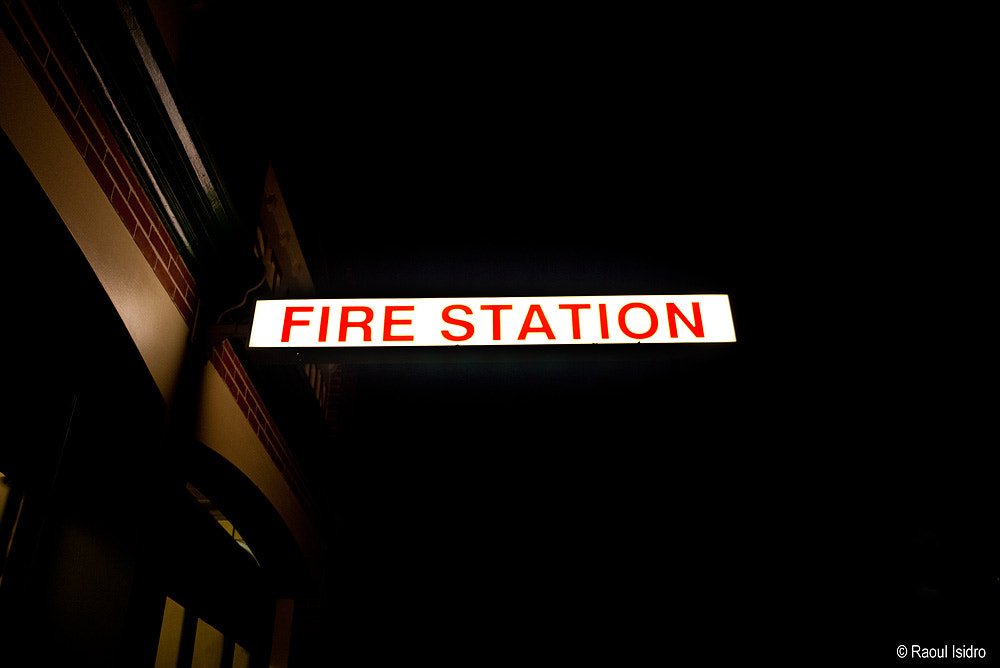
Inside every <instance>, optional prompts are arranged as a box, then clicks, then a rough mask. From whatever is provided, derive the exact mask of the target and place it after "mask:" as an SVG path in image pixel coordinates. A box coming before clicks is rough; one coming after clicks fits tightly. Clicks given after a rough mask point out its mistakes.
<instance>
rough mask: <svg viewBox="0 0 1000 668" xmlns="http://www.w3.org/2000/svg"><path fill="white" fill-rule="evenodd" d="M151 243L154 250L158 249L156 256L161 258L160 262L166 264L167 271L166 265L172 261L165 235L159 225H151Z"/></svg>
mask: <svg viewBox="0 0 1000 668" xmlns="http://www.w3.org/2000/svg"><path fill="white" fill-rule="evenodd" d="M149 241H150V243H151V244H153V248H155V249H156V254H157V255H158V256H160V260H161V261H163V263H164V269H166V263H167V262H168V261H169V260H170V251H168V250H167V243H168V242H167V241H164V239H163V233H162V232H161V231H160V226H159V225H155V224H154V225H151V226H150V230H149Z"/></svg>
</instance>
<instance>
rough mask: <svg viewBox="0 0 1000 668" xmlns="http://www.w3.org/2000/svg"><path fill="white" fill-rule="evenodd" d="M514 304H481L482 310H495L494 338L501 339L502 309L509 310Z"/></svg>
mask: <svg viewBox="0 0 1000 668" xmlns="http://www.w3.org/2000/svg"><path fill="white" fill-rule="evenodd" d="M513 308H514V307H513V305H511V304H504V305H503V306H501V305H499V304H487V305H485V306H483V305H480V307H479V309H480V310H481V311H493V340H494V341H499V340H500V311H509V310H511V309H513Z"/></svg>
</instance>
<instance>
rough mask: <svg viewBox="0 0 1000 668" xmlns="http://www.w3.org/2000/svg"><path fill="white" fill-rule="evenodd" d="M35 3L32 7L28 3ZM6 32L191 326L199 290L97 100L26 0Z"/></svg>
mask: <svg viewBox="0 0 1000 668" xmlns="http://www.w3.org/2000/svg"><path fill="white" fill-rule="evenodd" d="M27 4H28V5H30V3H27ZM0 28H2V29H3V31H4V33H6V35H7V38H8V39H9V40H10V42H11V44H13V46H14V48H15V49H17V52H18V56H19V57H20V59H21V61H22V62H23V63H24V64H25V66H26V67H27V69H28V72H29V73H30V74H31V76H32V78H33V79H34V80H35V83H36V84H37V85H38V89H39V90H40V91H41V93H42V95H43V96H44V97H45V100H46V101H47V102H48V103H49V106H50V107H51V108H52V110H53V111H54V112H55V114H56V116H57V117H58V118H59V121H60V122H61V123H62V125H63V127H64V128H66V133H67V134H68V135H69V137H70V139H72V140H73V143H74V144H75V145H76V148H77V150H79V151H80V155H81V156H83V159H84V160H85V161H86V163H87V166H88V167H89V168H90V171H91V172H93V174H94V176H95V177H96V178H97V182H98V183H99V184H100V186H101V188H102V189H103V190H104V194H105V195H107V196H108V199H109V200H110V201H111V204H112V206H114V208H115V211H117V212H118V215H119V216H120V217H121V219H122V224H123V225H125V228H126V229H127V230H128V231H129V234H131V235H132V238H133V239H134V240H135V244H136V246H137V247H138V248H139V250H140V251H142V254H143V256H144V257H145V258H146V261H147V262H148V263H149V266H150V267H152V269H153V271H154V272H155V273H156V276H157V277H158V278H159V280H160V283H161V284H162V285H163V289H164V290H166V292H167V294H168V295H170V298H171V299H172V300H173V302H174V305H175V306H176V307H177V310H178V311H179V312H180V313H181V315H182V316H183V317H184V320H185V322H187V324H188V326H190V325H191V324H192V322H193V320H194V310H195V309H194V306H195V302H196V301H197V286H196V285H195V281H194V278H193V277H192V276H191V273H190V272H189V271H188V269H187V267H186V266H185V264H184V261H183V260H182V259H181V257H180V255H179V254H178V252H177V248H176V247H175V246H174V244H173V242H172V241H171V239H170V237H169V236H168V234H167V231H166V229H165V228H164V226H163V223H162V221H161V220H160V218H159V216H158V215H157V214H156V211H155V210H154V209H153V206H152V204H151V203H150V201H149V199H148V198H147V197H146V194H145V192H144V191H143V190H142V188H141V187H140V185H139V182H138V180H137V179H136V177H135V174H134V173H133V172H132V169H131V168H130V167H129V164H128V162H127V161H126V160H125V156H124V154H123V153H122V151H121V149H120V148H119V146H118V144H117V143H116V142H115V139H114V137H113V135H112V134H111V131H110V130H109V128H108V126H107V125H106V124H105V122H104V120H103V118H102V117H101V114H100V113H99V112H98V109H97V106H96V105H95V104H94V101H93V99H92V98H91V97H90V96H89V95H88V94H87V91H86V89H85V88H84V87H83V86H82V85H81V84H80V81H79V78H78V77H77V76H76V74H75V72H74V71H73V70H72V68H70V67H67V66H66V65H67V63H66V59H65V58H61V57H60V56H59V48H58V45H57V44H53V43H52V40H51V39H50V38H49V37H48V35H47V34H46V31H45V30H44V28H43V27H42V26H41V25H40V24H39V22H38V21H36V20H35V16H34V15H33V14H32V12H31V10H30V9H29V8H28V6H26V3H24V2H22V1H21V0H5V1H4V5H3V7H2V8H0Z"/></svg>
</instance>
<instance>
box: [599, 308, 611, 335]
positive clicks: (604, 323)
mask: <svg viewBox="0 0 1000 668" xmlns="http://www.w3.org/2000/svg"><path fill="white" fill-rule="evenodd" d="M597 312H598V315H600V317H601V338H602V339H606V338H608V337H609V334H608V305H607V304H598V305H597Z"/></svg>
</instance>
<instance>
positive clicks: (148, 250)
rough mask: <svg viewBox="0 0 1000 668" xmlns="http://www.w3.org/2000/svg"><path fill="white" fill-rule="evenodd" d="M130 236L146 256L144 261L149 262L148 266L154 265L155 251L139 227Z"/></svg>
mask: <svg viewBox="0 0 1000 668" xmlns="http://www.w3.org/2000/svg"><path fill="white" fill-rule="evenodd" d="M132 238H134V239H135V245H136V246H138V247H139V250H140V251H141V252H142V254H143V256H144V257H145V258H146V262H148V263H149V266H150V267H155V266H156V251H154V250H153V245H152V244H151V243H149V239H147V238H146V234H145V233H144V232H143V231H142V230H141V229H140V230H136V232H135V234H134V235H133V237H132Z"/></svg>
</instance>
